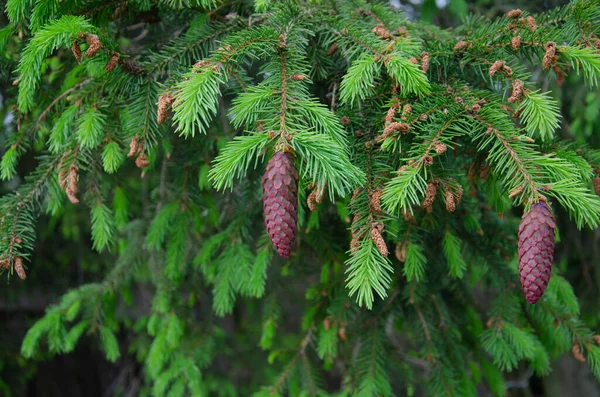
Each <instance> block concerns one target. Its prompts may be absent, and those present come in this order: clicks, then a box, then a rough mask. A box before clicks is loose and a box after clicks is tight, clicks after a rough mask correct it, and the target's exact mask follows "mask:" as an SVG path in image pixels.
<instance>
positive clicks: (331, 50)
mask: <svg viewBox="0 0 600 397" xmlns="http://www.w3.org/2000/svg"><path fill="white" fill-rule="evenodd" d="M336 51H337V43H333V44H332V45H331V46H330V47H329V50H327V55H329V56H332V55H333V54H335V52H336Z"/></svg>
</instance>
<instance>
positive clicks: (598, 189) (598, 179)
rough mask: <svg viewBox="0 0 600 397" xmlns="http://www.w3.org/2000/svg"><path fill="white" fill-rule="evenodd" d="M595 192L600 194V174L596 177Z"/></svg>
mask: <svg viewBox="0 0 600 397" xmlns="http://www.w3.org/2000/svg"><path fill="white" fill-rule="evenodd" d="M594 192H596V194H597V195H598V196H600V176H597V177H595V178H594Z"/></svg>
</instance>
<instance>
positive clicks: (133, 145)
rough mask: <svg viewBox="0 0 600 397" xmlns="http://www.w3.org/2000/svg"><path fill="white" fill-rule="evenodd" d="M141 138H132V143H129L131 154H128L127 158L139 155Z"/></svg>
mask: <svg viewBox="0 0 600 397" xmlns="http://www.w3.org/2000/svg"><path fill="white" fill-rule="evenodd" d="M139 143H140V137H139V136H137V135H134V136H133V138H131V142H130V143H129V153H127V157H134V156H136V155H137V154H138V152H139V150H140V145H139Z"/></svg>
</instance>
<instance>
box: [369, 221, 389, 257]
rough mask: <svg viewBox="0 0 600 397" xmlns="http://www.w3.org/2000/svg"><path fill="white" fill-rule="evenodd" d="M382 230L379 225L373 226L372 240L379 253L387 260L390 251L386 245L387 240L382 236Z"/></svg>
mask: <svg viewBox="0 0 600 397" xmlns="http://www.w3.org/2000/svg"><path fill="white" fill-rule="evenodd" d="M380 229H381V227H378V226H377V225H373V227H371V239H372V240H373V242H374V243H375V246H376V247H377V251H379V253H380V254H381V256H383V257H384V258H387V256H388V255H389V251H388V248H387V245H386V244H385V239H384V238H383V236H382V235H381V230H380Z"/></svg>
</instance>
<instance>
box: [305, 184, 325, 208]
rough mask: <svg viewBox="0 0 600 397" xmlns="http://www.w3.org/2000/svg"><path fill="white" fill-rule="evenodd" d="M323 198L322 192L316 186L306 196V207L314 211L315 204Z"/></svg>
mask: <svg viewBox="0 0 600 397" xmlns="http://www.w3.org/2000/svg"><path fill="white" fill-rule="evenodd" d="M322 200H323V192H322V191H321V190H319V189H318V188H314V189H313V191H312V192H310V194H309V195H308V197H307V198H306V204H307V205H308V208H309V209H310V210H311V211H312V212H315V211H316V210H317V204H318V203H320V202H321V201H322Z"/></svg>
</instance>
